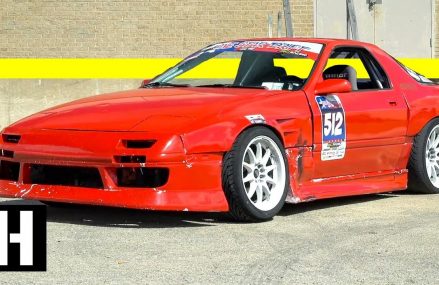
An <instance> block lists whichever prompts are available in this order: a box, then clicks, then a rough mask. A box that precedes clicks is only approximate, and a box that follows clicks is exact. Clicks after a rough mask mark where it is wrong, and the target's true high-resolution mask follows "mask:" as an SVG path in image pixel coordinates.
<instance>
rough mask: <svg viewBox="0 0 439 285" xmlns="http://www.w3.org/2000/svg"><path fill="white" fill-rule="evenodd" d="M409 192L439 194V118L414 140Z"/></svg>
mask: <svg viewBox="0 0 439 285" xmlns="http://www.w3.org/2000/svg"><path fill="white" fill-rule="evenodd" d="M409 190H411V191H412V192H418V193H425V194H439V118H436V119H433V120H432V121H430V122H429V123H428V124H427V125H426V126H425V127H424V128H423V129H422V131H421V132H420V133H419V134H418V135H417V136H416V137H415V138H414V141H413V147H412V152H411V155H410V164H409Z"/></svg>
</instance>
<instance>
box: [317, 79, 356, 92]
mask: <svg viewBox="0 0 439 285" xmlns="http://www.w3.org/2000/svg"><path fill="white" fill-rule="evenodd" d="M351 91H352V85H351V83H350V82H349V81H348V80H346V79H326V80H323V81H322V82H320V83H317V86H316V90H315V94H316V95H325V94H331V93H346V92H351Z"/></svg>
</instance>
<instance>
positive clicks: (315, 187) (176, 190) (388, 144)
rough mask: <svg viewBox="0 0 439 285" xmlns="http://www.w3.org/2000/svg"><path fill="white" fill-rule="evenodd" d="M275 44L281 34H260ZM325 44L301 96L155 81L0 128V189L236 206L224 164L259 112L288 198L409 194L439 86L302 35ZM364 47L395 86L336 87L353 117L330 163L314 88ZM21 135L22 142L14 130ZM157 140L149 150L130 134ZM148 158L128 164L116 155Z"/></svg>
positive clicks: (125, 201) (8, 193)
mask: <svg viewBox="0 0 439 285" xmlns="http://www.w3.org/2000/svg"><path fill="white" fill-rule="evenodd" d="M258 40H279V41H284V40H286V39H285V38H282V39H258ZM295 40H296V41H305V42H315V43H321V44H323V45H325V48H324V49H323V51H322V53H321V55H320V59H319V60H318V61H317V63H316V65H315V67H314V71H313V73H312V74H313V75H312V76H311V77H310V78H309V79H308V81H307V83H306V84H305V86H304V88H303V90H300V91H268V90H257V89H255V90H254V89H228V88H200V87H194V88H156V89H138V90H132V91H125V92H119V93H113V94H108V95H100V96H94V97H89V98H85V99H81V100H78V101H75V102H72V103H67V104H64V105H61V106H57V107H54V108H51V109H48V110H45V111H43V112H40V113H37V114H35V115H33V116H30V117H28V118H25V119H23V120H21V121H19V122H17V123H15V124H13V125H11V126H9V127H7V128H6V129H5V130H3V132H2V134H3V137H2V139H1V141H0V149H1V150H2V151H1V153H0V154H1V157H0V160H1V161H8V162H13V163H17V165H19V175H18V177H17V179H15V180H11V179H9V180H8V179H3V180H0V196H3V197H20V198H26V199H38V200H50V201H60V202H72V203H84V204H96V205H109V206H119V207H129V208H139V209H155V210H190V211H228V204H227V200H226V198H225V196H224V193H223V190H222V186H221V170H222V169H221V165H222V159H223V155H224V153H225V152H227V151H229V150H230V149H231V147H232V145H233V143H234V141H235V139H236V138H237V137H238V135H239V134H240V133H242V132H243V131H244V130H245V129H247V128H250V127H253V126H254V125H253V124H252V123H251V122H250V121H249V120H248V119H246V117H245V116H247V115H251V114H263V116H264V118H265V123H264V125H266V126H267V127H268V128H270V129H272V130H273V131H274V132H275V133H276V134H277V135H278V136H279V137H280V139H281V141H282V142H283V144H284V147H285V150H286V153H287V158H288V166H289V172H290V183H291V193H289V195H288V199H287V201H289V202H294V203H296V202H301V201H309V200H314V199H322V198H330V197H337V196H349V195H360V194H368V193H380V192H388V191H396V190H403V189H406V187H407V177H408V175H407V174H408V171H407V163H408V159H409V156H410V151H411V147H412V141H413V137H414V136H415V135H416V134H417V133H419V131H420V130H421V129H422V128H423V127H424V126H425V125H426V124H427V123H428V122H429V121H430V120H432V119H433V118H435V117H437V116H438V115H439V104H438V103H439V97H438V96H439V88H438V87H437V86H427V85H423V84H420V83H418V82H416V81H415V80H414V79H413V78H411V77H410V75H409V74H407V73H406V72H405V71H404V70H403V68H402V67H401V66H400V65H399V64H398V63H396V62H395V61H394V60H393V59H392V58H391V57H390V56H389V55H387V54H386V53H385V52H383V51H382V50H380V49H379V48H377V47H376V46H374V45H370V44H366V43H359V42H354V41H347V40H332V39H295ZM351 46H353V47H363V48H365V49H367V50H368V51H369V52H370V53H371V54H372V55H373V56H374V57H375V58H376V60H377V61H378V62H379V63H380V65H381V66H382V67H383V68H384V71H385V72H386V74H387V76H388V77H389V79H390V82H391V85H392V87H391V88H389V89H383V90H371V91H361V92H355V94H353V93H352V92H347V93H340V94H337V95H338V96H339V98H340V100H341V101H342V102H343V107H344V109H345V114H346V121H347V122H348V123H347V134H348V139H347V147H346V154H345V157H344V158H343V159H341V160H331V161H322V160H321V156H320V152H321V151H322V136H321V134H322V116H321V114H320V111H319V106H318V104H317V102H316V100H315V96H316V94H315V90H316V85H317V84H319V83H320V82H322V81H323V78H322V73H323V71H324V68H325V66H326V63H327V60H328V58H329V55H330V53H331V51H332V50H333V49H334V48H336V47H351ZM14 135H18V136H20V139H19V142H18V143H17V142H14V141H10V140H8V136H14ZM145 139H148V140H154V144H153V145H152V146H150V147H148V148H129V147H127V146H126V145H125V143H124V142H126V141H138V140H145ZM122 156H129V157H136V156H142V157H146V161H143V162H138V161H128V162H127V161H120V160H118V158H119V157H122ZM35 164H37V165H52V166H74V167H83V166H87V167H93V168H96V169H98V171H99V174H100V177H101V178H102V183H103V185H102V187H95V188H93V187H81V186H62V185H45V184H39V183H32V181H31V179H30V174H29V173H30V168H31V166H32V165H35ZM130 167H133V168H134V167H146V168H148V167H152V168H154V167H156V168H166V169H169V178H168V180H167V182H166V183H165V184H164V185H161V186H159V187H124V186H120V185H118V184H117V180H118V174H117V169H119V168H130Z"/></svg>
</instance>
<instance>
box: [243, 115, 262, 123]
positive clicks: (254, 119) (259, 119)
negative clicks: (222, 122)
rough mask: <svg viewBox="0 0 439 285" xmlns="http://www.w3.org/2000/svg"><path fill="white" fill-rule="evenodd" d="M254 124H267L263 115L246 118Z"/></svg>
mask: <svg viewBox="0 0 439 285" xmlns="http://www.w3.org/2000/svg"><path fill="white" fill-rule="evenodd" d="M245 117H246V118H247V120H249V121H250V123H252V124H265V118H264V116H262V115H261V114H257V115H248V116H245Z"/></svg>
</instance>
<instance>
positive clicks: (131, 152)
mask: <svg viewBox="0 0 439 285" xmlns="http://www.w3.org/2000/svg"><path fill="white" fill-rule="evenodd" d="M20 135H21V139H20V141H19V142H18V143H9V142H5V141H1V142H0V149H1V150H3V154H6V156H5V155H3V156H2V157H0V161H2V163H4V162H6V164H8V163H9V164H10V163H14V164H15V165H17V167H19V170H18V173H17V177H12V178H11V177H8V175H3V176H2V179H0V196H1V197H15V198H25V199H34V200H44V201H56V202H67V203H78V204H92V205H105V206H116V207H126V208H136V209H150V210H173V211H174V210H176V211H183V210H188V211H228V204H227V200H226V198H225V196H224V193H223V191H222V187H221V163H222V154H221V153H211V154H191V155H186V154H184V153H181V152H177V151H175V152H174V151H173V146H172V145H170V142H173V141H175V138H173V137H168V138H165V137H164V136H160V135H152V134H149V133H148V134H146V133H128V132H127V133H112V132H108V133H105V132H82V131H62V130H59V131H54V130H50V131H49V130H46V131H39V132H35V133H31V132H29V133H26V134H20ZM145 136H147V137H154V139H157V142H158V143H157V144H156V145H154V146H153V147H151V148H148V149H126V148H124V147H123V146H122V145H121V143H120V141H121V140H122V139H138V138H142V137H143V138H144V137H145ZM161 142H163V143H161ZM171 144H172V143H171ZM164 148H167V149H168V151H166V149H165V151H164ZM169 150H170V151H169ZM166 152H167V153H166ZM139 155H142V156H144V157H146V161H145V162H143V161H142V162H140V163H138V162H121V161H117V159H115V158H116V157H119V156H139ZM35 165H37V166H39V165H46V166H60V167H72V169H73V167H76V168H78V167H87V168H92V169H97V170H98V173H99V174H98V175H99V176H100V178H101V180H102V185H101V186H100V187H92V186H91V187H89V186H87V187H83V185H81V184H79V185H52V184H44V183H34V182H33V180H32V179H30V177H29V176H30V174H29V173H30V169H31V168H32V167H33V166H35ZM140 168H143V169H146V168H164V169H168V170H169V176H168V179H167V180H166V183H164V184H163V185H160V186H159V187H151V188H148V187H137V186H132V187H121V186H119V185H120V183H118V179H120V177H118V175H117V174H116V173H117V170H118V169H140ZM9 176H10V175H9Z"/></svg>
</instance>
